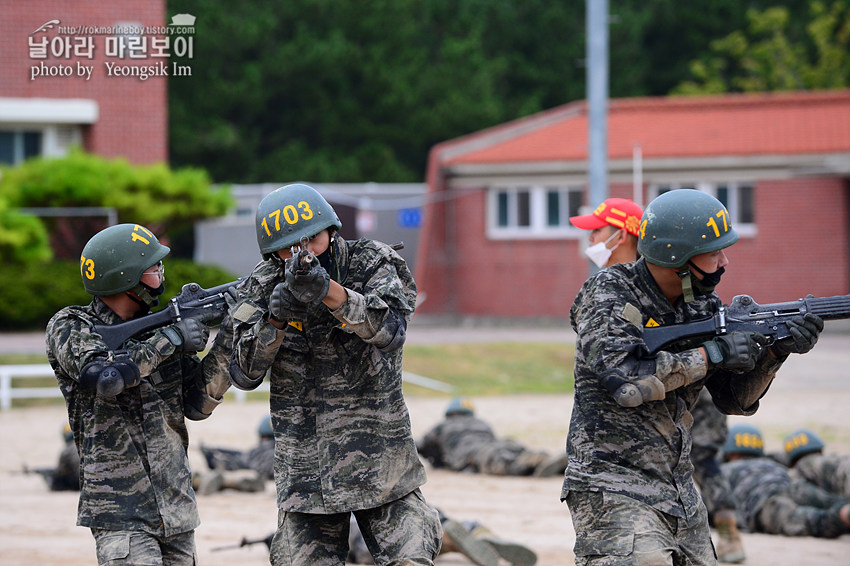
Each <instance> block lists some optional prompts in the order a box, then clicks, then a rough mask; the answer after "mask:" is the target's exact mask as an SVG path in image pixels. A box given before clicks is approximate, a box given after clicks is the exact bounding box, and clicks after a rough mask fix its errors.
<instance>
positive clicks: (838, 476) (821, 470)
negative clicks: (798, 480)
mask: <svg viewBox="0 0 850 566" xmlns="http://www.w3.org/2000/svg"><path fill="white" fill-rule="evenodd" d="M791 473H792V474H796V475H798V476H800V477H802V478H805V479H806V480H807V481H809V482H811V483H813V484H815V485H817V486H819V487H820V488H821V489H825V490H826V491H828V492H830V493H835V494H838V495H842V496H844V497H846V498H848V499H850V456H848V455H846V454H814V453H813V454H806V455H805V456H803V457H802V458H800V459H799V460H797V462H796V463H795V464H794V467H793V468H792V472H791Z"/></svg>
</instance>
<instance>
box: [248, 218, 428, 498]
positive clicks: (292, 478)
mask: <svg viewBox="0 0 850 566" xmlns="http://www.w3.org/2000/svg"><path fill="white" fill-rule="evenodd" d="M331 246H332V254H333V257H334V261H335V268H333V269H331V271H332V273H330V276H331V278H332V279H333V280H334V281H337V282H338V283H339V284H340V285H342V286H343V287H345V288H346V290H347V293H348V300H347V301H346V302H345V303H344V304H343V305H342V306H341V307H340V308H339V309H337V310H336V311H333V312H331V311H330V310H329V309H328V307H327V306H325V305H324V304H322V303H319V304H317V305H313V306H309V307H308V310H307V314H306V316H305V317H304V318H305V320H303V321H290V323H289V324H288V325H286V326H285V327H284V329H281V330H279V329H277V328H275V327H274V326H273V325H272V324H270V323H269V322H268V320H267V317H268V316H269V313H268V306H267V301H268V297H269V296H270V294H271V292H272V290H273V289H274V287H275V285H277V284H278V283H280V282H282V281H283V273H282V270H281V268H279V267H277V266H276V265H275V264H274V263H273V262H272V261H265V262H262V263H260V264H259V265H258V266H257V267H256V268H255V269H254V271H253V273H251V275H250V277H249V278H248V279H246V281H244V282H243V283H242V284H241V285H240V287H239V291H240V293H241V294H242V295H243V298H242V299H241V300H240V302H239V303H238V304H237V305H235V306H234V308H233V310H232V311H231V315H232V319H233V360H232V362H231V363H233V364H235V365H238V368H239V370H241V371H242V372H243V373H244V374H245V375H247V376H249V377H250V378H251V379H257V378H259V377H260V376H262V375H265V374H266V373H267V372H268V375H267V377H268V379H269V380H270V387H271V398H270V408H271V415H272V425H273V428H274V432H275V482H276V487H277V500H278V508H279V509H281V510H283V511H298V512H304V513H319V514H329V513H340V512H348V511H353V510H360V509H370V508H374V507H378V506H381V505H383V504H385V503H388V502H391V501H395V500H396V499H399V498H401V497H403V496H405V495H407V494H408V493H410V492H412V491H413V490H415V489H416V488H418V487H419V486H420V485H422V484H423V483H425V469H424V467H423V466H422V463H421V462H420V461H419V457H418V455H417V453H416V445H415V443H414V441H413V436H412V432H411V428H410V417H409V414H408V411H407V405H406V404H405V401H404V397H403V395H402V381H401V363H402V349H401V347H396V348H394V349H392V350H391V351H384V350H382V348H381V347H379V345H386V344H389V343H390V342H391V339H392V337H393V334H388V333H390V332H392V331H391V330H390V329H389V328H388V325H387V323H386V321H387V320H388V319H389V318H390V317H394V318H393V319H392V320H403V322H404V323H405V325H406V322H407V321H408V320H410V318H411V316H412V315H413V310H414V307H415V305H416V284H415V283H414V281H413V277H412V275H411V274H410V270H409V269H408V267H407V264H406V263H405V262H404V260H403V259H402V258H401V257H400V256H399V255H398V254H397V253H396V252H395V251H393V250H392V248H390V247H389V246H387V245H385V244H382V243H379V242H375V241H371V240H365V239H361V240H356V241H352V242H346V241H345V240H343V239H342V238H341V237H340V236H339V235H336V236H335V238H334V241H333V243H332V244H331ZM395 317H400V318H395ZM396 327H397V326H396Z"/></svg>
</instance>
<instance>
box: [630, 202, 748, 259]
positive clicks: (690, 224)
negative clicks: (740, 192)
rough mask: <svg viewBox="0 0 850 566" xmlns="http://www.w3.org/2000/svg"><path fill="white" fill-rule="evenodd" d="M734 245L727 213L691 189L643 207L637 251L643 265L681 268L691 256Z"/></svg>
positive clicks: (735, 240)
mask: <svg viewBox="0 0 850 566" xmlns="http://www.w3.org/2000/svg"><path fill="white" fill-rule="evenodd" d="M737 241H738V233H737V232H735V230H734V229H733V228H732V224H731V222H730V220H729V212H728V211H727V210H726V207H725V206H723V204H722V203H721V202H720V201H719V200H717V199H716V198H714V197H713V196H711V195H709V194H707V193H704V192H702V191H697V190H694V189H677V190H673V191H668V192H666V193H664V194H662V195H660V196H659V197H658V198H656V199H655V200H653V201H652V202H650V203H649V205H647V207H646V210H644V212H643V217H642V218H641V221H640V235H639V237H638V251H639V252H640V254H641V255H642V256H644V257H645V258H646V261H648V262H650V263H654V264H655V265H660V266H663V267H682V266H684V265H685V264H686V263H687V262H688V260H689V259H691V258H692V257H694V256H695V255H699V254H704V253H708V252H715V251H717V250H722V249H723V248H727V247H729V246H731V245H732V244H734V243H735V242H737Z"/></svg>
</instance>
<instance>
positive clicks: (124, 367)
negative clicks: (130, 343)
mask: <svg viewBox="0 0 850 566" xmlns="http://www.w3.org/2000/svg"><path fill="white" fill-rule="evenodd" d="M140 381H141V374H140V372H139V366H137V365H136V363H135V362H134V361H133V360H131V359H130V358H129V357H127V356H122V357H120V358H116V359H115V360H113V361H111V362H109V361H106V360H104V359H98V360H94V361H92V362H89V363H87V364H86V365H85V366H84V367H83V369H82V371H80V384H81V385H82V386H83V387H87V388H89V389H96V390H97V394H98V395H100V396H102V397H115V396H116V395H118V394H119V393H121V392H123V391H124V390H125V389H127V388H128V387H136V386H137V385H138V384H139V382H140Z"/></svg>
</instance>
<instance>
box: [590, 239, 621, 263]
mask: <svg viewBox="0 0 850 566" xmlns="http://www.w3.org/2000/svg"><path fill="white" fill-rule="evenodd" d="M619 233H620V231H619V230H617V231H616V232H614V233H613V234H611V237H610V238H608V239H607V240H605V241H604V242H599V243H598V244H593V245H592V246H588V248H587V249H586V250H584V255H586V256H587V258H588V259H589V260H590V261H592V262H593V263H594V264H595V265H596V267H598V268H599V269H602V268H603V267H605V265H606V264H607V263H608V260H609V259H610V258H611V254H612V253H613V252H614V250H616V249H617V246H619V245H620V244H617V246H614V247H613V248H611V249H608V243H609V242H610V241H611V240H613V239H614V238H616V237H617V235H618V234H619Z"/></svg>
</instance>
